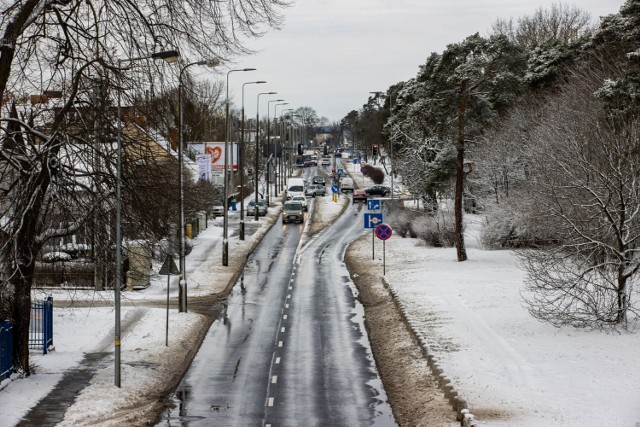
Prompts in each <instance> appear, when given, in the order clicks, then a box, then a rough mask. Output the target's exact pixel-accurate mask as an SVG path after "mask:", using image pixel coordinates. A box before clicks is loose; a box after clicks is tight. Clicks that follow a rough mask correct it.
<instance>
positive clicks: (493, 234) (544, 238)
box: [480, 195, 554, 249]
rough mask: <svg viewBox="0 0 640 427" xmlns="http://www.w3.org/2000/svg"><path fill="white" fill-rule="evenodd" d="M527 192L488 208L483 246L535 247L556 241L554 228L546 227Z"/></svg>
mask: <svg viewBox="0 0 640 427" xmlns="http://www.w3.org/2000/svg"><path fill="white" fill-rule="evenodd" d="M530 202H531V200H529V199H528V198H527V197H526V196H525V195H521V197H510V198H508V199H504V200H503V202H502V203H500V204H493V205H491V207H490V208H488V209H487V214H486V220H487V223H486V224H485V226H484V227H483V229H482V234H481V236H480V240H481V242H482V245H483V246H484V247H487V248H491V249H504V248H535V247H540V246H545V245H547V244H549V243H551V242H553V241H554V237H553V227H542V226H541V224H540V223H539V222H538V221H537V220H536V217H535V214H534V213H532V212H535V211H532V209H530V208H529V206H528V205H529V203H530Z"/></svg>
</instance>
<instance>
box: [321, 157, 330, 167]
mask: <svg viewBox="0 0 640 427" xmlns="http://www.w3.org/2000/svg"><path fill="white" fill-rule="evenodd" d="M320 164H321V165H322V166H331V159H330V158H328V157H324V158H323V159H322V162H321V163H320Z"/></svg>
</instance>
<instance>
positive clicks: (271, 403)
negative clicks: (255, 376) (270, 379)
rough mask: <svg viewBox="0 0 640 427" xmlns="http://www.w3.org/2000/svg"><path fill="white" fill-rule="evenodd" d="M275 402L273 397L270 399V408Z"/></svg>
mask: <svg viewBox="0 0 640 427" xmlns="http://www.w3.org/2000/svg"><path fill="white" fill-rule="evenodd" d="M273 400H274V399H273V397H270V398H269V406H273Z"/></svg>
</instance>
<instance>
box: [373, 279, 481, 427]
mask: <svg viewBox="0 0 640 427" xmlns="http://www.w3.org/2000/svg"><path fill="white" fill-rule="evenodd" d="M382 283H383V284H384V286H385V288H387V291H389V294H391V298H392V300H393V302H394V304H395V305H396V307H398V311H399V312H400V315H401V316H402V319H403V320H404V323H405V324H406V325H407V326H408V327H409V330H410V331H411V333H412V334H413V336H414V338H415V339H416V340H417V341H418V342H419V343H420V348H421V349H422V353H423V354H424V356H425V358H426V359H427V365H428V366H429V368H430V369H431V372H432V373H433V375H434V376H435V377H436V378H437V381H438V388H439V389H440V390H441V391H442V393H443V394H444V396H445V398H446V399H447V400H448V401H449V404H450V405H451V407H452V408H453V410H454V411H455V412H456V419H457V420H458V421H460V426H461V427H477V426H478V423H477V420H476V419H475V416H474V415H473V414H472V413H471V411H470V410H469V405H468V404H467V400H466V399H465V398H464V397H462V396H461V395H460V393H458V391H457V390H456V389H455V386H454V385H453V384H452V383H451V380H450V379H449V378H448V377H447V376H446V374H445V373H444V371H443V369H442V367H441V366H440V363H439V361H438V359H437V358H436V356H435V355H434V353H433V351H432V350H431V349H430V347H429V343H428V342H427V340H426V339H425V338H423V337H421V336H419V335H418V334H417V332H416V330H415V328H414V326H413V322H411V321H409V319H408V318H407V315H406V312H405V306H404V304H403V303H402V302H401V301H400V298H398V296H397V295H396V293H395V291H394V290H393V288H392V287H391V286H390V285H389V282H387V278H386V277H384V276H382Z"/></svg>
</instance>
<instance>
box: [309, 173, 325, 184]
mask: <svg viewBox="0 0 640 427" xmlns="http://www.w3.org/2000/svg"><path fill="white" fill-rule="evenodd" d="M311 182H312V183H314V184H322V185H324V184H325V181H324V176H322V175H316V176H314V177H313V179H312V180H311Z"/></svg>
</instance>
